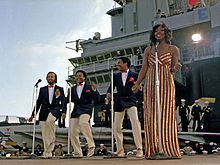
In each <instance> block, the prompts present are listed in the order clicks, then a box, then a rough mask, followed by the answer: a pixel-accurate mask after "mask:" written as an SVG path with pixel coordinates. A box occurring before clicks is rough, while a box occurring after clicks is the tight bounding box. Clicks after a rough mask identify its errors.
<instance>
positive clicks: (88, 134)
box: [70, 114, 95, 156]
mask: <svg viewBox="0 0 220 165" xmlns="http://www.w3.org/2000/svg"><path fill="white" fill-rule="evenodd" d="M89 120H90V115H88V114H82V115H80V117H78V118H71V119H70V130H71V131H70V136H71V137H70V138H71V144H72V147H73V149H74V155H79V156H83V154H82V149H81V145H80V140H79V134H80V130H81V131H82V134H83V135H84V136H85V138H86V141H87V143H88V148H93V147H95V142H94V140H93V136H92V131H91V127H90V125H89Z"/></svg>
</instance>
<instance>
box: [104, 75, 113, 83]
mask: <svg viewBox="0 0 220 165" xmlns="http://www.w3.org/2000/svg"><path fill="white" fill-rule="evenodd" d="M104 80H105V82H109V81H110V80H111V79H110V76H109V74H106V75H104Z"/></svg>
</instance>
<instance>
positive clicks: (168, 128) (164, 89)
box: [132, 23, 181, 159]
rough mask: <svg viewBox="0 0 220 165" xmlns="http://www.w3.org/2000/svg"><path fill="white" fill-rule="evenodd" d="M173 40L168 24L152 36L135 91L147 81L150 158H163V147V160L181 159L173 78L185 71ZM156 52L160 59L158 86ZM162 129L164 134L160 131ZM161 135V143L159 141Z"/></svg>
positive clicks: (146, 134)
mask: <svg viewBox="0 0 220 165" xmlns="http://www.w3.org/2000/svg"><path fill="white" fill-rule="evenodd" d="M170 40H171V31H170V30H169V29H168V27H167V26H166V25H165V24H164V23H162V24H157V25H155V26H154V27H153V29H152V32H151V35H150V41H151V45H150V46H149V47H147V48H146V49H145V51H144V62H143V65H142V68H141V70H140V72H139V75H138V79H137V81H136V82H135V85H134V86H133V88H132V90H133V91H134V92H137V91H138V89H139V88H140V84H141V82H142V80H143V79H145V82H144V83H145V85H144V118H145V120H144V122H145V123H144V127H145V129H144V130H145V147H146V152H145V158H146V159H160V152H161V151H160V148H162V152H163V159H166V158H180V157H181V155H180V152H179V142H178V134H177V123H176V107H175V85H174V79H173V74H174V73H175V72H176V71H178V70H179V69H180V68H181V64H180V63H179V58H180V53H179V49H178V48H177V47H176V46H174V45H171V44H170ZM156 52H157V56H158V63H157V64H158V77H159V83H158V84H156V74H157V73H156V58H155V55H156ZM157 85H159V92H158V93H159V102H160V105H159V109H160V116H161V117H160V119H158V109H157V107H158V106H157V96H158V95H157V90H156V86H157ZM158 123H160V124H158ZM159 127H160V128H161V129H159ZM158 130H160V131H159V132H158ZM159 134H160V135H161V140H159V139H160V137H159ZM159 141H161V143H159ZM160 144H161V145H160ZM160 146H161V147H160Z"/></svg>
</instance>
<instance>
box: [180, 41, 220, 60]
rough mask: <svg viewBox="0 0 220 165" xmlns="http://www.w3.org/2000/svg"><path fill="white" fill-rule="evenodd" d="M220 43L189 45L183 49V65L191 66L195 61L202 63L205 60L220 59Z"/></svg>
mask: <svg viewBox="0 0 220 165" xmlns="http://www.w3.org/2000/svg"><path fill="white" fill-rule="evenodd" d="M219 44H220V41H219V42H217V41H216V42H213V44H208V45H205V46H204V45H202V44H194V45H193V44H191V45H189V44H187V45H184V46H183V47H182V48H181V61H182V63H183V64H189V63H192V62H194V61H200V60H204V59H209V58H214V57H220V47H219Z"/></svg>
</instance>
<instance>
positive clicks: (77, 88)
mask: <svg viewBox="0 0 220 165" xmlns="http://www.w3.org/2000/svg"><path fill="white" fill-rule="evenodd" d="M84 85H85V82H83V83H82V85H77V87H76V92H77V95H78V97H79V99H80V97H81V94H82V90H83V87H84Z"/></svg>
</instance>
